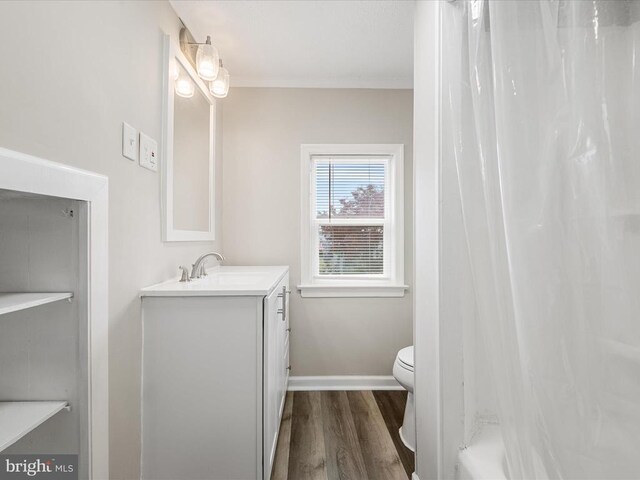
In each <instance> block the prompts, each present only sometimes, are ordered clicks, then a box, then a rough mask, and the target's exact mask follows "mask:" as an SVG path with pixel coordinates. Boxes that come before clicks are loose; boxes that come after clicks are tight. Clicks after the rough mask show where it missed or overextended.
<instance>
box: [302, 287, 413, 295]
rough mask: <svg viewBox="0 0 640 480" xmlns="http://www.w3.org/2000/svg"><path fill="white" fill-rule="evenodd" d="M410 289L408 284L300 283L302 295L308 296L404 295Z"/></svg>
mask: <svg viewBox="0 0 640 480" xmlns="http://www.w3.org/2000/svg"><path fill="white" fill-rule="evenodd" d="M408 289H409V286H408V285H298V290H299V291H300V295H301V296H302V297H307V298H329V297H333V298H355V297H378V298H384V297H404V293H405V290H408Z"/></svg>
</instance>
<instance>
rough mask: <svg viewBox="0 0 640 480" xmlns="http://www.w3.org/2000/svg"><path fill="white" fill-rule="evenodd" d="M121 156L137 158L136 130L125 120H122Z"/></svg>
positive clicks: (131, 158)
mask: <svg viewBox="0 0 640 480" xmlns="http://www.w3.org/2000/svg"><path fill="white" fill-rule="evenodd" d="M122 156H123V157H126V158H128V159H129V160H133V161H134V162H135V161H136V160H137V159H138V131H137V130H136V129H135V128H133V127H132V126H131V125H129V124H128V123H126V122H122Z"/></svg>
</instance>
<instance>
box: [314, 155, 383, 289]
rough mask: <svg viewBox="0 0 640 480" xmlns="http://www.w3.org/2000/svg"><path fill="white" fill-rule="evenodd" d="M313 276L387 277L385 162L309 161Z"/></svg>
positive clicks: (358, 159)
mask: <svg viewBox="0 0 640 480" xmlns="http://www.w3.org/2000/svg"><path fill="white" fill-rule="evenodd" d="M312 161H313V170H314V178H315V181H314V185H313V196H314V199H313V200H314V203H315V209H314V210H315V212H314V213H315V215H314V216H315V226H314V227H315V228H314V229H313V230H314V232H315V238H314V242H313V243H314V245H315V248H314V250H315V252H314V256H315V260H316V262H315V269H314V270H315V275H317V276H319V277H324V278H329V277H339V278H346V277H355V276H357V277H374V278H380V277H383V276H384V275H385V274H387V271H386V270H387V265H388V262H387V257H388V255H389V252H388V241H387V237H388V215H389V205H388V203H389V202H388V158H386V157H380V158H375V157H357V156H353V157H338V158H336V157H333V158H327V157H323V156H314V157H312Z"/></svg>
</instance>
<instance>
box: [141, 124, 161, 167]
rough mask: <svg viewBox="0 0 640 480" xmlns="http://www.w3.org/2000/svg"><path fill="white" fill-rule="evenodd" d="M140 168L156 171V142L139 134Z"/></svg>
mask: <svg viewBox="0 0 640 480" xmlns="http://www.w3.org/2000/svg"><path fill="white" fill-rule="evenodd" d="M140 166H141V167H144V168H147V169H149V170H151V171H153V172H157V171H158V142H156V141H155V140H154V139H153V138H151V137H150V136H148V135H145V134H144V133H142V132H140Z"/></svg>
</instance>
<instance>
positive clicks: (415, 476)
mask: <svg viewBox="0 0 640 480" xmlns="http://www.w3.org/2000/svg"><path fill="white" fill-rule="evenodd" d="M411 480H420V479H419V478H418V475H417V474H416V472H413V473H412V474H411Z"/></svg>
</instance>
